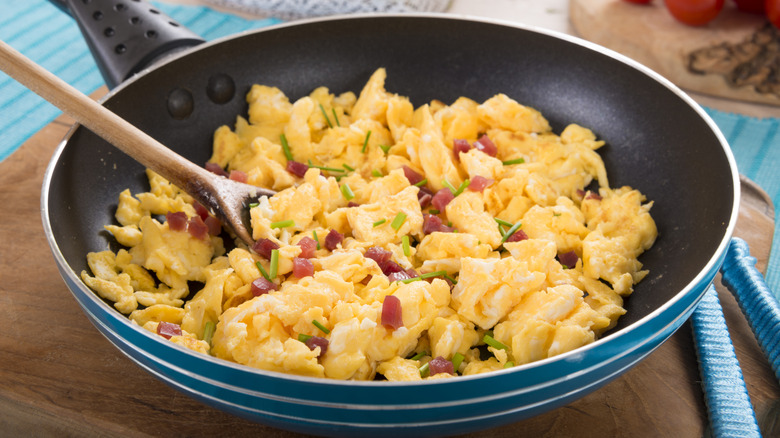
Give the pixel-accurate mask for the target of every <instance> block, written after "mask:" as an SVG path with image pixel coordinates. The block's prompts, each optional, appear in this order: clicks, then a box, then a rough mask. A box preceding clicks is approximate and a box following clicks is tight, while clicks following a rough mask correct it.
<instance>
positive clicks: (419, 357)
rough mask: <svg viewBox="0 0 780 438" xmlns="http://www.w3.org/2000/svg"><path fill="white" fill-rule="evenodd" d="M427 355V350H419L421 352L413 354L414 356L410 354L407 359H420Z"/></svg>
mask: <svg viewBox="0 0 780 438" xmlns="http://www.w3.org/2000/svg"><path fill="white" fill-rule="evenodd" d="M427 355H428V352H427V351H421V352H419V353H417V354H415V355H414V356H412V357H411V358H410V359H409V360H420V359H422V358H424V357H425V356H427Z"/></svg>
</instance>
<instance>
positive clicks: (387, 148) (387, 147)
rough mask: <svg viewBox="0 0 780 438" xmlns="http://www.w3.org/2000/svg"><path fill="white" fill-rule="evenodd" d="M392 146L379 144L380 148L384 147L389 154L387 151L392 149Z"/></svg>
mask: <svg viewBox="0 0 780 438" xmlns="http://www.w3.org/2000/svg"><path fill="white" fill-rule="evenodd" d="M391 147H392V146H388V145H386V144H380V145H379V149H382V150H383V151H385V155H387V153H388V152H389V151H390V148H391Z"/></svg>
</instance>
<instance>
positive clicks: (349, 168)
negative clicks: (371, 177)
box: [341, 163, 355, 172]
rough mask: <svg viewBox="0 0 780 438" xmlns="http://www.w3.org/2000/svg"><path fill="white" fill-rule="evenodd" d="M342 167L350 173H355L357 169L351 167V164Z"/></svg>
mask: <svg viewBox="0 0 780 438" xmlns="http://www.w3.org/2000/svg"><path fill="white" fill-rule="evenodd" d="M341 166H342V167H344V168H345V169H347V171H348V172H354V171H355V168H354V167H352V166H350V165H349V164H347V163H344V164H342V165H341Z"/></svg>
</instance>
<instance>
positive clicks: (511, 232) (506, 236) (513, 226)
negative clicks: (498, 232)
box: [501, 221, 523, 243]
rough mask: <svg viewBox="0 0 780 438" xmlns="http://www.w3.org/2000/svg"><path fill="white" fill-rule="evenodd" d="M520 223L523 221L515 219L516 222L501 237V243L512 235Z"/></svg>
mask: <svg viewBox="0 0 780 438" xmlns="http://www.w3.org/2000/svg"><path fill="white" fill-rule="evenodd" d="M522 225H523V223H522V222H520V221H517V223H516V224H514V225H512V228H510V229H509V230H508V231H507V232H506V234H504V237H503V238H502V239H501V243H504V242H506V239H509V238H510V237H512V234H515V231H517V230H518V229H519V228H520V227H521V226H522Z"/></svg>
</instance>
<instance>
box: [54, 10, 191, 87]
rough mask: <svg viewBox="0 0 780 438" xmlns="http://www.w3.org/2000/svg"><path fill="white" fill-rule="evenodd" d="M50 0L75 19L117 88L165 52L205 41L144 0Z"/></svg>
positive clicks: (106, 76)
mask: <svg viewBox="0 0 780 438" xmlns="http://www.w3.org/2000/svg"><path fill="white" fill-rule="evenodd" d="M50 2H51V3H52V4H54V5H55V6H57V7H58V8H60V9H62V10H63V11H66V12H68V13H69V14H70V15H71V16H72V17H73V18H74V19H75V20H76V22H77V23H78V25H79V28H80V29H81V33H82V34H83V35H84V38H85V39H86V41H87V45H88V46H89V49H90V51H91V52H92V56H93V57H94V58H95V62H96V63H97V65H98V68H99V69H100V73H101V74H102V75H103V79H104V80H105V81H106V85H107V86H108V88H114V87H115V86H117V85H118V84H120V83H122V82H124V81H125V80H126V79H128V78H129V77H130V76H132V75H134V74H135V73H138V72H139V71H141V70H143V69H144V68H146V67H149V66H150V65H152V64H153V63H154V62H155V61H157V60H159V59H160V58H161V57H163V56H165V55H169V54H171V53H173V52H176V51H179V50H182V49H186V48H188V47H192V46H195V45H198V44H200V43H203V42H204V40H203V38H200V37H199V36H198V35H196V34H195V33H193V32H192V31H190V30H189V29H187V28H185V27H183V26H181V25H180V24H179V23H177V22H175V21H174V20H172V19H171V18H170V17H168V16H167V15H165V14H163V13H162V12H160V11H159V10H158V9H156V8H155V7H154V6H152V5H150V4H148V3H146V2H144V1H140V0H50Z"/></svg>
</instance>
